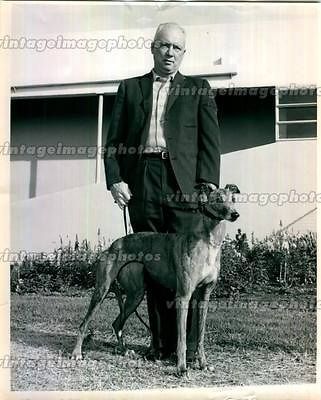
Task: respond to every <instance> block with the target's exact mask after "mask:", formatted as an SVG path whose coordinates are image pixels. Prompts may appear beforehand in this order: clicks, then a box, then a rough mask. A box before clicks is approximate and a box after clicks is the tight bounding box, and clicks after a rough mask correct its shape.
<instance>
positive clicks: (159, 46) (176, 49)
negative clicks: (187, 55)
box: [154, 40, 184, 54]
mask: <svg viewBox="0 0 321 400" xmlns="http://www.w3.org/2000/svg"><path fill="white" fill-rule="evenodd" d="M154 47H155V49H159V50H161V51H163V52H166V51H168V50H169V49H170V48H171V47H172V48H173V51H174V53H176V54H179V53H181V52H182V51H183V50H184V48H183V47H181V46H178V45H177V44H174V43H168V42H162V41H161V40H156V41H155V42H154Z"/></svg>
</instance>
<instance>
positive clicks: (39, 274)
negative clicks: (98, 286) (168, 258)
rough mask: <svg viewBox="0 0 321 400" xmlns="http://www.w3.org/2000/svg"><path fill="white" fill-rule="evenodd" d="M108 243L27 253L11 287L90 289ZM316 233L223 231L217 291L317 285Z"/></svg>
mask: <svg viewBox="0 0 321 400" xmlns="http://www.w3.org/2000/svg"><path fill="white" fill-rule="evenodd" d="M105 248H106V243H105V241H103V243H102V241H101V240H100V232H99V230H98V244H97V245H96V246H95V247H94V248H92V247H91V245H90V243H89V242H87V240H83V241H82V242H81V243H79V241H78V237H77V236H76V240H75V243H74V245H73V246H72V245H71V242H70V241H69V242H68V244H67V245H64V244H63V241H62V239H60V247H59V248H58V249H55V250H54V251H53V253H52V254H51V256H50V257H49V258H48V257H47V256H46V257H45V256H44V255H42V254H40V255H38V256H37V257H25V258H24V259H23V260H22V261H21V262H19V263H18V262H16V263H14V264H13V265H12V266H11V282H10V287H11V291H12V292H16V293H30V292H41V293H52V292H70V291H72V290H75V289H89V288H91V287H93V286H94V283H95V269H96V265H97V261H98V259H99V256H100V253H101V252H102V251H103V250H104V249H105ZM316 257H317V254H316V234H314V233H311V232H309V233H305V234H296V235H295V234H293V233H289V232H287V231H282V229H281V230H279V231H278V232H273V233H272V234H271V235H269V236H267V237H266V238H264V239H262V240H258V239H255V238H254V236H253V235H252V238H251V241H250V243H249V241H248V239H247V237H246V235H245V234H244V233H242V232H241V230H240V229H239V230H238V233H237V235H236V237H235V239H231V238H230V237H229V236H227V237H226V238H225V240H224V242H223V245H222V255H221V273H220V278H219V281H218V284H217V287H216V295H217V296H235V295H237V294H239V293H242V292H251V291H253V290H254V289H257V288H259V290H260V291H262V292H264V291H265V290H267V288H270V287H275V288H277V289H280V290H283V291H284V290H288V289H290V288H302V287H305V288H306V287H310V288H315V287H316Z"/></svg>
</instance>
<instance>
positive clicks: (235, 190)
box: [225, 183, 241, 194]
mask: <svg viewBox="0 0 321 400" xmlns="http://www.w3.org/2000/svg"><path fill="white" fill-rule="evenodd" d="M225 190H229V191H230V192H232V193H233V194H235V193H241V192H240V189H239V188H238V187H237V186H236V185H234V183H228V184H227V185H226V186H225Z"/></svg>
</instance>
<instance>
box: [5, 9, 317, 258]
mask: <svg viewBox="0 0 321 400" xmlns="http://www.w3.org/2000/svg"><path fill="white" fill-rule="evenodd" d="M317 6H318V5H317V4H304V5H303V4H291V5H286V4H257V5H254V4H250V5H249V4H242V5H241V4H239V5H233V6H231V5H230V6H226V5H223V4H216V5H215V4H214V5H209V6H206V7H205V6H204V5H203V6H200V5H198V4H184V5H178V4H177V5H176V6H170V5H166V4H161V5H156V4H151V5H148V6H147V5H144V6H140V5H130V6H126V7H124V6H123V5H121V6H120V5H106V4H101V5H99V4H96V5H88V4H87V5H84V6H82V5H81V6H78V8H77V9H75V7H74V6H73V5H63V6H59V5H54V4H53V5H50V4H47V5H43V4H42V5H36V4H34V5H23V4H22V5H19V4H15V5H14V7H15V9H16V14H15V15H16V16H17V18H16V19H15V21H14V22H13V24H12V32H11V35H10V39H11V40H12V39H14V38H15V39H18V38H20V40H21V37H27V38H43V37H46V38H47V39H52V43H55V48H54V49H49V47H50V46H51V44H50V43H49V42H47V43H46V44H45V43H44V42H43V41H42V42H41V41H39V39H38V41H37V42H36V43H35V45H34V46H36V48H34V49H33V50H32V49H26V48H24V49H19V48H16V49H14V50H11V52H12V57H11V59H12V68H11V69H12V89H11V143H10V145H9V143H7V144H5V145H4V147H3V149H4V150H3V151H10V153H11V243H12V245H11V248H12V249H14V250H22V249H23V250H27V251H50V250H52V249H53V248H54V247H57V246H59V237H60V236H62V238H63V239H64V240H66V239H67V235H68V238H70V239H71V240H72V241H73V240H74V238H75V236H76V234H78V237H79V238H80V239H83V238H87V239H89V240H90V241H91V242H92V243H96V241H97V230H98V228H100V230H101V234H102V236H104V237H105V238H106V241H109V240H111V239H113V238H116V237H119V236H122V235H123V234H124V227H123V221H122V215H121V212H120V210H119V209H118V208H117V207H116V206H115V205H114V203H113V201H112V198H111V195H110V193H109V192H107V191H106V187H105V176H104V169H103V164H102V156H101V151H99V150H101V149H102V146H103V144H104V143H105V139H106V134H107V130H108V124H109V119H110V115H111V110H112V105H113V101H114V97H115V93H116V91H117V87H118V83H119V81H120V79H122V78H125V77H130V76H135V75H137V74H143V73H145V72H146V71H148V70H150V69H151V67H152V58H151V56H150V50H149V48H148V44H149V43H150V39H151V38H152V37H153V34H154V30H155V27H156V26H157V25H158V24H159V23H161V22H165V21H172V20H173V21H176V22H178V23H180V24H181V25H182V26H184V27H185V28H186V31H187V38H188V49H187V54H186V56H185V59H184V61H183V65H182V68H181V72H182V73H184V74H187V75H199V76H204V77H206V78H207V79H208V80H209V82H210V84H211V86H212V88H213V89H216V93H217V97H216V99H217V104H218V109H219V121H220V125H221V131H222V149H223V154H222V173H221V182H222V185H224V184H226V183H236V184H237V185H238V186H239V188H240V189H241V192H242V195H243V197H242V198H240V203H239V210H240V214H241V217H240V218H239V219H238V221H237V222H236V223H235V224H229V225H228V229H229V233H230V234H231V235H234V234H235V232H236V230H237V228H241V229H242V231H244V232H246V233H247V234H248V235H249V234H251V232H254V235H255V236H257V237H263V236H265V235H267V234H269V233H271V232H272V231H273V230H277V229H279V227H280V221H282V225H283V227H285V226H288V225H289V226H290V227H291V228H290V229H293V230H294V231H301V232H303V231H306V230H312V231H316V190H317V187H316V151H317V147H316V127H317V123H316V119H317V116H316V112H317V104H316V103H317V94H320V93H318V91H319V90H320V89H318V88H317V52H316V49H317V11H316V10H317V9H316V7H317ZM41 9H42V10H41ZM49 10H50V12H49ZM41 15H46V18H42V17H41ZM88 15H90V21H93V22H92V23H91V22H90V23H89V19H88V18H89V17H88ZM26 16H28V18H29V19H28V18H27V17H26ZM111 16H113V18H112V17H111ZM19 18H20V19H19ZM27 20H28V21H29V22H27V23H26V22H25V23H24V24H22V21H27ZM57 21H58V22H59V23H58V22H57ZM86 21H87V23H86ZM80 22H81V23H80ZM55 26H56V27H57V26H58V27H59V29H57V28H55ZM80 27H81V30H79V29H80ZM77 29H78V30H77ZM58 30H59V31H58ZM98 40H100V42H98ZM8 43H9V42H8ZM13 43H14V42H11V45H13ZM63 45H65V46H67V47H69V48H59V46H63ZM37 46H38V50H37ZM45 46H47V47H46V48H45ZM73 46H75V47H76V48H72V47H73ZM95 46H96V47H95ZM99 46H101V48H99ZM53 47H54V46H53ZM137 61H138V62H137ZM9 147H11V149H9ZM97 149H98V151H97ZM244 196H246V197H244ZM245 200H247V201H245ZM320 200H321V199H319V201H320Z"/></svg>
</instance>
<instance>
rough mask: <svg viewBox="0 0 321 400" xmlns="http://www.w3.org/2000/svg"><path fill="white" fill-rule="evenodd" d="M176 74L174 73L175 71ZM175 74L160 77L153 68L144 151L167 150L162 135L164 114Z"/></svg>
mask: <svg viewBox="0 0 321 400" xmlns="http://www.w3.org/2000/svg"><path fill="white" fill-rule="evenodd" d="M175 74H176V73H175ZM175 74H172V75H170V76H169V77H162V76H159V75H157V74H156V73H155V71H154V70H153V78H154V80H153V105H152V116H151V120H150V126H149V131H148V136H147V140H146V146H145V150H144V153H150V152H161V151H166V150H167V145H166V139H165V135H164V116H165V111H166V104H167V99H168V94H169V88H170V84H171V82H172V80H173V79H174V76H175Z"/></svg>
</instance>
